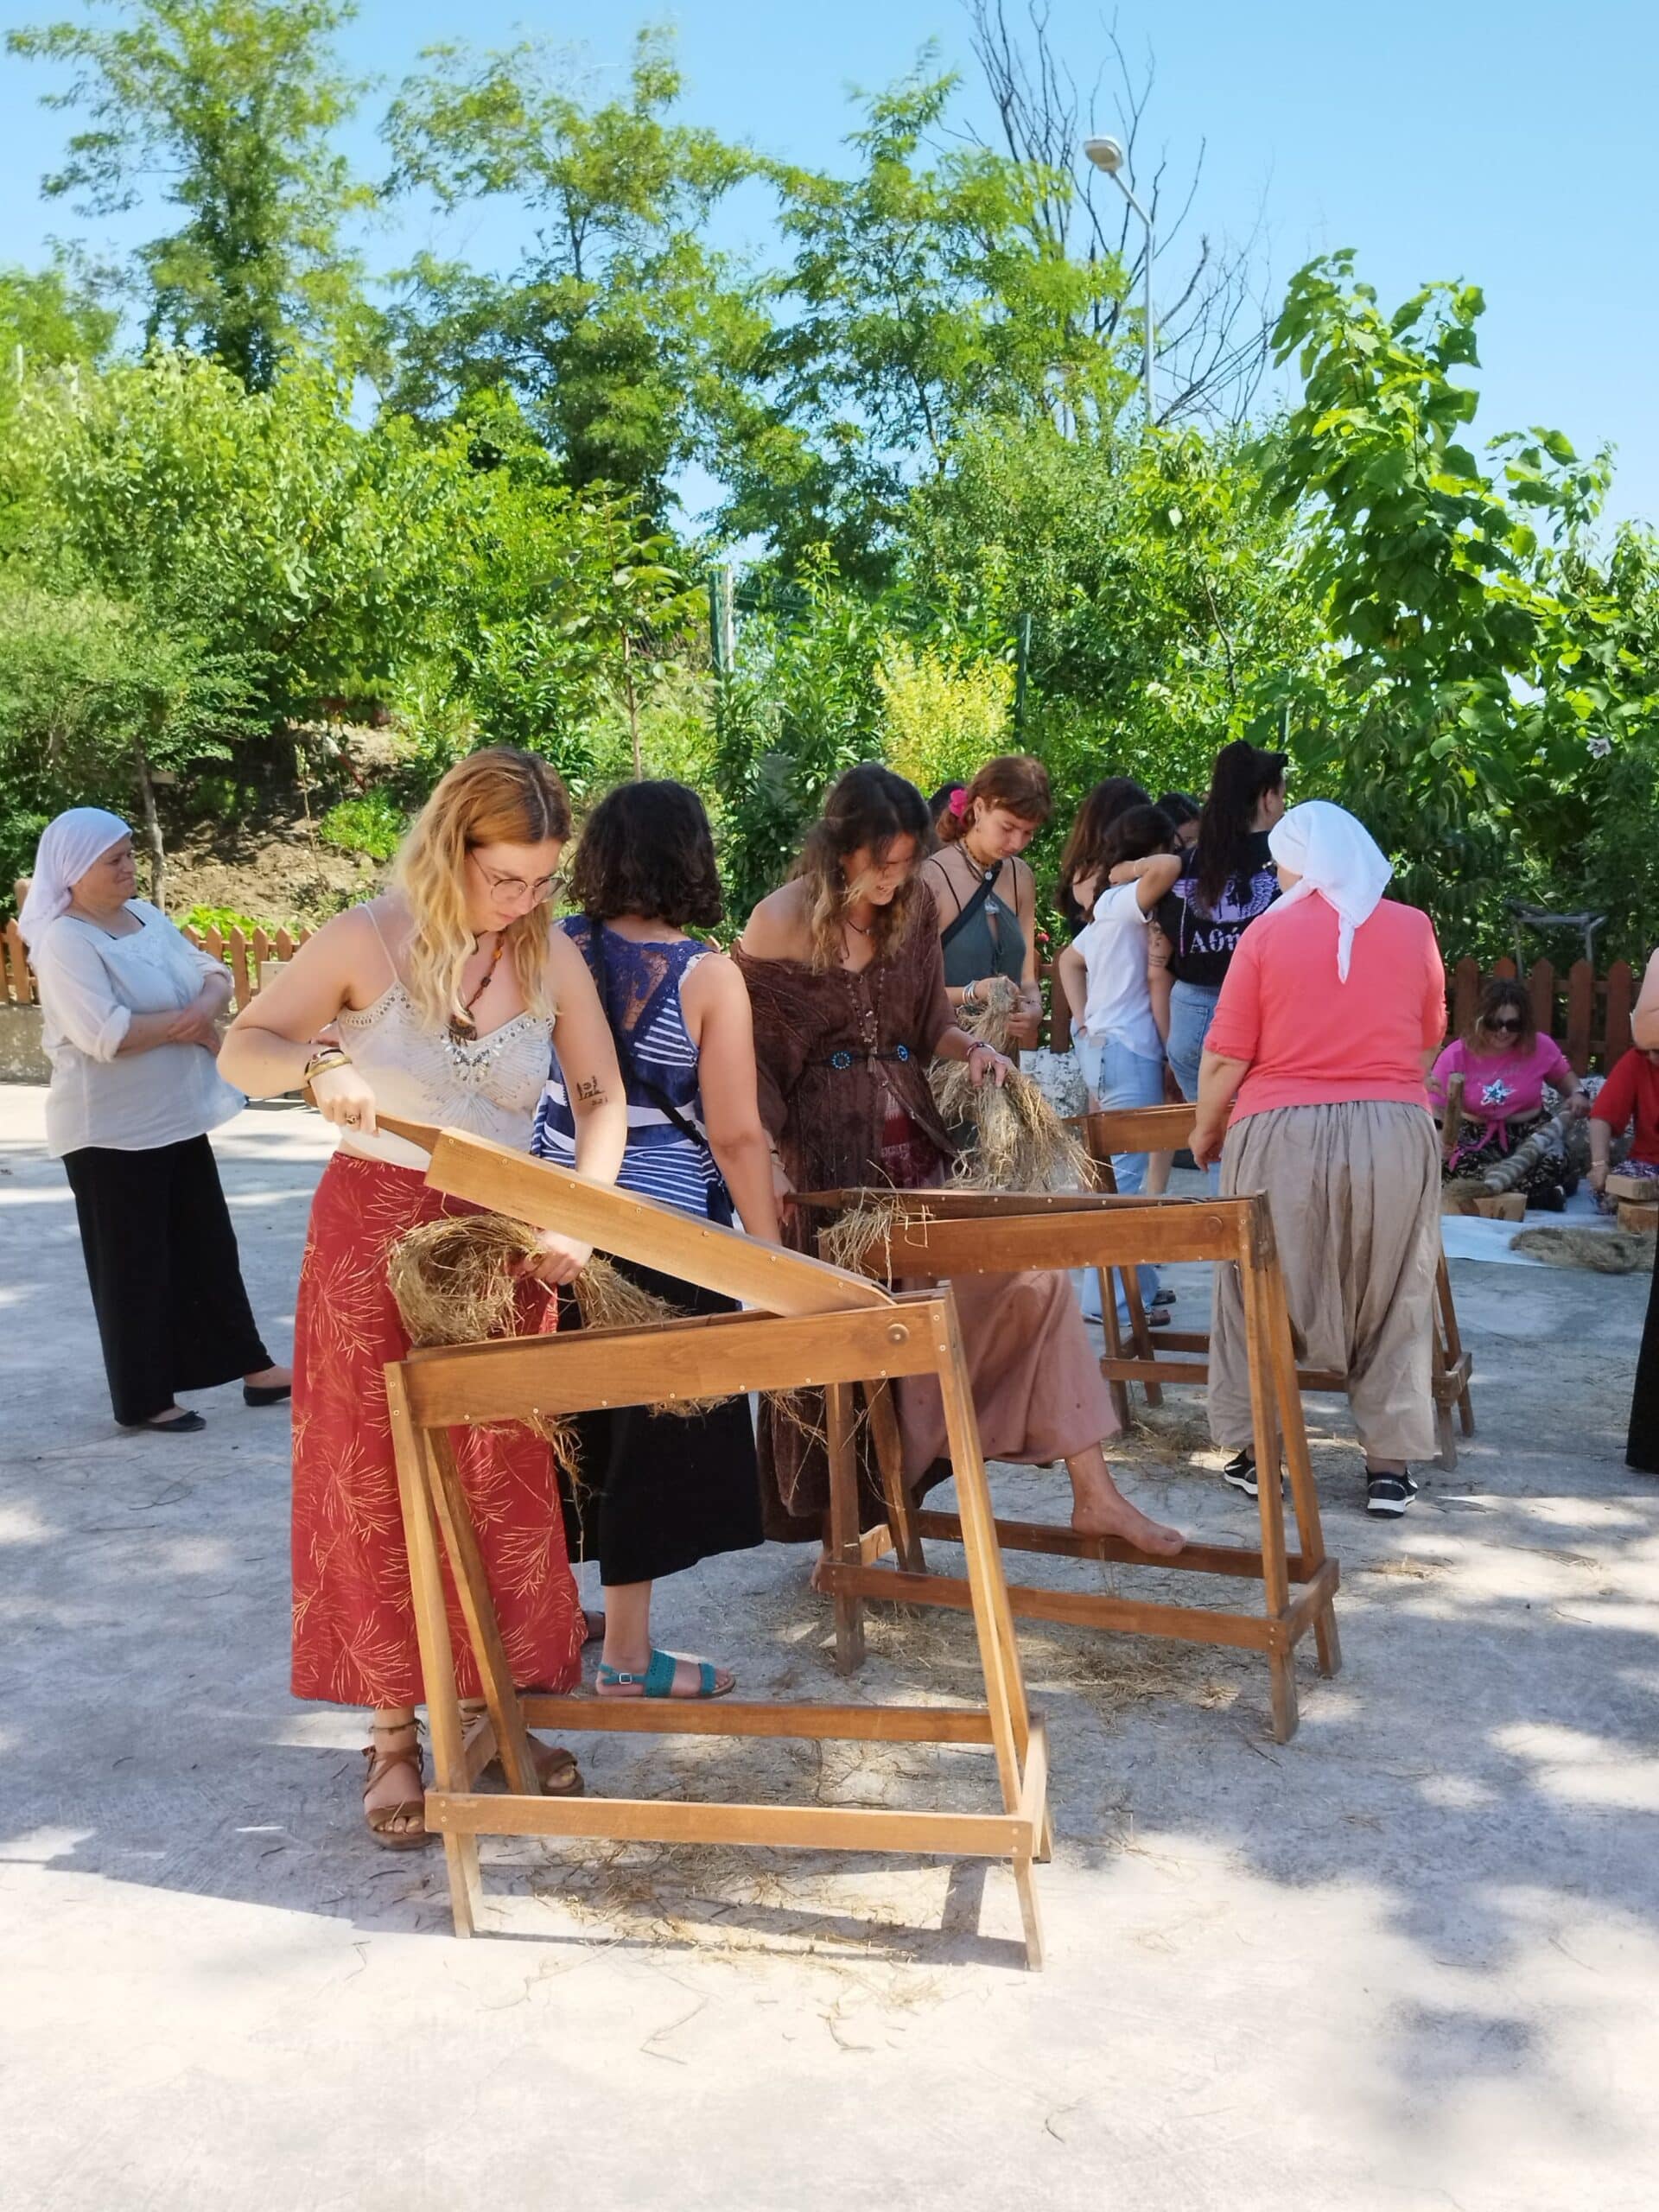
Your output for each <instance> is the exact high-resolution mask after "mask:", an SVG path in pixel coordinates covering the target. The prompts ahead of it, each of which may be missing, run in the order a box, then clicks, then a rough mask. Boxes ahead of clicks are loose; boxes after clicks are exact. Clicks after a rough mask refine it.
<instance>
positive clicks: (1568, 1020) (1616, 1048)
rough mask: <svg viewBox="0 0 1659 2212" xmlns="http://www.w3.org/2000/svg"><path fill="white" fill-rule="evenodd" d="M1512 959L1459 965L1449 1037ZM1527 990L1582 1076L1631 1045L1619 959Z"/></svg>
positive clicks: (1548, 978)
mask: <svg viewBox="0 0 1659 2212" xmlns="http://www.w3.org/2000/svg"><path fill="white" fill-rule="evenodd" d="M1515 973H1516V965H1515V963H1514V961H1513V960H1507V959H1505V960H1497V961H1494V962H1493V963H1492V965H1491V967H1490V968H1483V967H1482V966H1481V964H1480V963H1479V961H1478V960H1459V962H1458V963H1457V964H1456V965H1455V967H1453V968H1452V969H1449V970H1448V971H1447V975H1446V1019H1447V1022H1448V1025H1449V1026H1448V1028H1447V1032H1446V1033H1447V1035H1448V1036H1449V1037H1460V1036H1461V1035H1462V1034H1463V1033H1464V1032H1465V1030H1466V1029H1467V1028H1468V1027H1469V1025H1470V1023H1471V1021H1472V1020H1474V1016H1475V1007H1476V1006H1477V1004H1478V1001H1479V998H1480V991H1481V986H1482V984H1483V983H1484V982H1485V981H1486V979H1487V978H1488V976H1511V977H1512V976H1514V975H1515ZM1043 977H1044V981H1045V982H1046V983H1047V984H1048V985H1049V1021H1048V1045H1049V1048H1050V1050H1051V1051H1052V1052H1065V1050H1066V1049H1067V1047H1068V1046H1070V1044H1071V1014H1070V1010H1069V1009H1068V1008H1067V1007H1066V1005H1065V997H1064V994H1063V993H1061V992H1060V991H1059V990H1058V988H1055V979H1054V976H1053V974H1052V968H1051V966H1050V965H1049V963H1046V962H1045V963H1044V966H1043ZM1526 984H1527V990H1528V992H1529V995H1530V996H1531V999H1532V1011H1533V1018H1534V1020H1535V1021H1536V1022H1537V1024H1538V1027H1539V1030H1540V1032H1541V1033H1542V1034H1543V1035H1545V1036H1548V1037H1554V1039H1556V1040H1557V1042H1558V1043H1559V1044H1560V1047H1561V1050H1562V1051H1563V1052H1565V1053H1566V1055H1567V1059H1568V1060H1569V1062H1570V1063H1571V1064H1572V1065H1573V1069H1574V1070H1575V1071H1576V1072H1577V1073H1578V1074H1580V1075H1588V1074H1590V1073H1591V1072H1592V1071H1595V1072H1597V1073H1599V1074H1602V1075H1605V1074H1606V1072H1607V1071H1608V1070H1609V1069H1610V1068H1611V1066H1612V1065H1613V1063H1614V1062H1615V1061H1616V1060H1617V1059H1618V1058H1619V1057H1620V1055H1621V1054H1623V1053H1624V1052H1628V1051H1629V1050H1630V1008H1631V1007H1633V1006H1634V1005H1635V1003H1636V995H1637V991H1638V990H1639V989H1640V988H1641V977H1640V976H1638V975H1637V972H1636V971H1635V969H1633V968H1632V967H1631V966H1630V962H1629V961H1628V960H1616V961H1615V962H1614V963H1613V964H1612V966H1611V968H1610V969H1608V970H1607V973H1606V974H1605V976H1598V975H1597V973H1596V971H1595V969H1593V968H1592V966H1591V965H1590V963H1589V962H1588V961H1587V960H1575V961H1574V962H1573V965H1572V966H1571V967H1570V968H1569V969H1567V973H1566V975H1565V976H1560V975H1558V974H1557V971H1556V969H1555V968H1554V964H1553V963H1551V962H1550V961H1548V960H1538V961H1535V962H1534V963H1533V965H1532V966H1531V967H1530V968H1529V969H1528V970H1527V977H1526Z"/></svg>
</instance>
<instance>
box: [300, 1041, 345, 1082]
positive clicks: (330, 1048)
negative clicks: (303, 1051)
mask: <svg viewBox="0 0 1659 2212" xmlns="http://www.w3.org/2000/svg"><path fill="white" fill-rule="evenodd" d="M350 1065H352V1056H351V1054H350V1053H349V1052H342V1051H341V1050H340V1046H338V1045H325V1046H323V1047H322V1048H321V1051H320V1052H313V1053H312V1055H311V1057H310V1058H309V1059H308V1061H307V1062H306V1064H305V1073H304V1075H303V1076H302V1077H301V1081H302V1082H303V1083H309V1082H310V1081H311V1080H312V1078H313V1077H315V1076H320V1075H327V1072H328V1071H329V1069H330V1068H348V1067H350Z"/></svg>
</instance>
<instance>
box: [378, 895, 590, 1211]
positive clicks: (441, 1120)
mask: <svg viewBox="0 0 1659 2212" xmlns="http://www.w3.org/2000/svg"><path fill="white" fill-rule="evenodd" d="M368 911H369V910H367V909H365V912H368ZM369 919H370V921H371V922H372V923H373V924H374V933H375V935H376V936H377V937H379V938H380V944H381V948H382V950H384V951H385V955H386V959H387V961H388V963H390V965H391V972H392V981H391V982H390V983H389V984H388V985H387V987H386V988H385V990H384V991H382V992H381V994H380V995H379V997H378V999H376V1001H375V1002H374V1004H373V1005H372V1006H368V1007H364V1008H363V1009H362V1011H361V1012H360V1013H359V1012H358V1011H357V1010H356V1009H355V1008H353V1007H342V1008H341V1009H340V1014H339V1015H338V1017H337V1020H336V1027H338V1029H339V1031H340V1043H341V1045H342V1046H344V1047H345V1049H346V1052H348V1053H350V1055H351V1058H352V1063H353V1066H354V1067H355V1068H356V1069H357V1071H358V1072H359V1074H360V1075H361V1076H362V1077H363V1080H364V1081H365V1083H366V1084H368V1086H369V1088H370V1089H371V1090H372V1091H373V1093H374V1096H375V1103H376V1105H377V1107H378V1109H379V1110H380V1112H381V1113H383V1114H391V1115H393V1116H397V1117H399V1118H401V1119H402V1120H404V1121H409V1122H435V1123H437V1124H438V1125H439V1127H441V1128H452V1129H466V1130H467V1131H469V1132H470V1133H471V1134H472V1135H474V1136H480V1137H488V1138H490V1139H491V1140H492V1141H493V1142H494V1143H496V1144H505V1145H510V1146H511V1147H512V1149H513V1150H514V1151H515V1152H528V1151H529V1149H530V1135H531V1127H532V1125H533V1123H534V1122H535V1119H536V1108H537V1103H538V1102H539V1100H540V1098H541V1095H542V1090H543V1085H544V1084H545V1083H546V1081H547V1071H548V1065H549V1061H550V1056H551V1048H552V1032H551V1027H550V1023H549V1021H548V1020H547V1019H546V1017H545V1016H544V1015H541V1014H514V1015H513V1017H512V1020H510V1021H504V1022H503V1023H502V1024H501V1025H500V1027H499V1028H496V1029H492V1030H490V1031H489V1032H488V1033H486V1035H484V1036H482V1037H478V1038H474V1039H470V1040H468V1041H467V1042H465V1043H463V1042H461V1040H460V1039H457V1038H454V1037H452V1036H451V1035H450V1033H449V1032H448V1029H444V1030H441V1031H440V1030H433V1029H429V1027H427V1026H426V1024H425V1023H424V1022H423V1020H421V1017H420V1015H419V1014H418V1013H417V1011H416V1006H415V1001H413V1000H412V999H411V998H410V995H409V993H408V992H407V990H405V989H404V985H403V982H402V980H401V978H400V977H399V976H398V974H397V963H396V961H394V960H393V959H392V957H391V950H390V948H389V947H388V946H387V945H386V941H385V938H384V937H380V925H379V924H378V922H376V921H375V919H374V915H373V913H372V912H369ZM340 1151H342V1152H346V1153H351V1154H355V1155H356V1156H357V1157H358V1158H359V1159H361V1160H383V1161H385V1163H386V1164H387V1165H388V1166H393V1167H413V1168H416V1169H418V1170H419V1171H421V1172H422V1173H424V1172H425V1168H426V1165H427V1160H426V1154H424V1153H423V1152H421V1151H418V1150H417V1149H416V1147H415V1146H413V1145H411V1144H410V1143H408V1142H407V1141H405V1140H404V1138H402V1137H395V1136H392V1135H390V1134H389V1133H387V1132H385V1131H383V1130H377V1131H376V1132H375V1134H374V1135H372V1137H371V1136H363V1135H360V1134H359V1132H358V1131H357V1130H355V1129H342V1130H341V1131H340Z"/></svg>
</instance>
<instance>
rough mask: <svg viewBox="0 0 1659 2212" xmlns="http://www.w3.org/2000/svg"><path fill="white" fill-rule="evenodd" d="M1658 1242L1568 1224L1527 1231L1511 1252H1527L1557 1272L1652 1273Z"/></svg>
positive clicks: (1515, 1239) (1627, 1233)
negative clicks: (1575, 1270)
mask: <svg viewBox="0 0 1659 2212" xmlns="http://www.w3.org/2000/svg"><path fill="white" fill-rule="evenodd" d="M1655 1241H1656V1240H1655V1239H1654V1238H1653V1237H1651V1236H1644V1235H1641V1234H1638V1233H1637V1232H1635V1231H1632V1230H1627V1229H1575V1228H1572V1227H1569V1226H1567V1225H1566V1224H1558V1225H1554V1226H1551V1227H1548V1228H1543V1229H1523V1230H1522V1231H1521V1233H1520V1235H1519V1236H1511V1237H1510V1251H1511V1252H1525V1253H1526V1254H1527V1255H1529V1257H1530V1258H1532V1259H1535V1260H1545V1261H1548V1263H1549V1265H1550V1266H1551V1267H1553V1268H1589V1270H1590V1271H1591V1272H1592V1274H1600V1275H1634V1274H1644V1273H1649V1274H1650V1273H1651V1272H1652V1268H1653V1255H1654V1245H1655Z"/></svg>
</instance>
